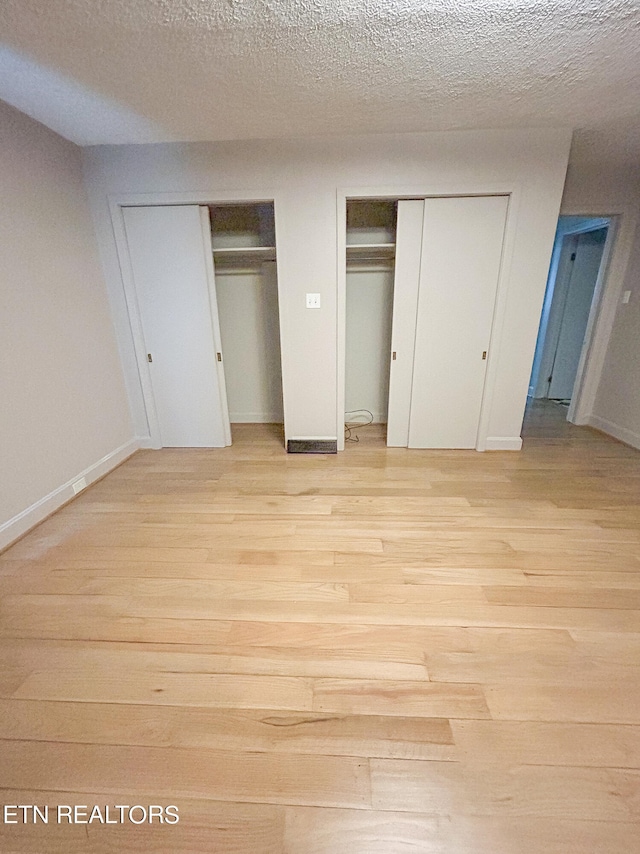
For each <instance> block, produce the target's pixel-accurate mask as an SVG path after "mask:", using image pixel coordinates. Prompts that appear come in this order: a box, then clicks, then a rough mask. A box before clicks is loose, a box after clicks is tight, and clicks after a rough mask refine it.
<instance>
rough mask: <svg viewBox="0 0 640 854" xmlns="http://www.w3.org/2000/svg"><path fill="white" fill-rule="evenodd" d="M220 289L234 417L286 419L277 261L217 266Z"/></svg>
mask: <svg viewBox="0 0 640 854" xmlns="http://www.w3.org/2000/svg"><path fill="white" fill-rule="evenodd" d="M216 294H217V302H218V315H219V318H220V335H221V336H222V352H223V357H224V378H225V385H226V387H227V403H228V406H229V418H230V420H231V423H232V424H233V423H234V422H235V423H243V422H248V423H260V422H266V423H274V422H281V421H282V368H281V366H280V335H279V328H278V327H279V321H278V280H277V276H276V265H275V263H274V262H273V261H268V262H265V263H264V264H259V265H257V266H255V267H254V268H253V269H251V268H243V269H237V270H225V269H224V267H221V268H218V267H217V268H216Z"/></svg>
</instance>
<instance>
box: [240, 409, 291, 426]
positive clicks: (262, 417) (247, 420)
mask: <svg viewBox="0 0 640 854" xmlns="http://www.w3.org/2000/svg"><path fill="white" fill-rule="evenodd" d="M229 421H230V422H231V423H232V424H282V421H283V417H282V413H281V412H267V413H266V414H265V413H264V412H230V413H229Z"/></svg>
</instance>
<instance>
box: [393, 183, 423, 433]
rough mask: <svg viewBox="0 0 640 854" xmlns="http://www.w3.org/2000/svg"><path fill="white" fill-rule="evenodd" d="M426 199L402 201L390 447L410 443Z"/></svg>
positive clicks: (399, 229)
mask: <svg viewBox="0 0 640 854" xmlns="http://www.w3.org/2000/svg"><path fill="white" fill-rule="evenodd" d="M423 221H424V200H423V199H410V200H407V201H399V202H398V218H397V225H396V263H395V275H394V282H393V322H392V329H391V368H390V372H389V407H388V416H387V445H389V446H390V447H395V448H406V447H407V445H408V444H409V412H410V409H411V383H412V378H413V354H414V347H415V335H416V312H417V310H418V286H419V283H420V259H421V252H422V232H423Z"/></svg>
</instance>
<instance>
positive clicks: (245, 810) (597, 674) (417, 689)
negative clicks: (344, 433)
mask: <svg viewBox="0 0 640 854" xmlns="http://www.w3.org/2000/svg"><path fill="white" fill-rule="evenodd" d="M565 412H566V410H563V409H561V408H559V407H557V406H555V405H553V404H550V405H547V406H542V407H538V408H536V409H535V410H534V411H533V412H532V413H531V415H530V417H529V420H528V426H527V431H526V440H525V446H524V450H523V451H522V453H486V454H478V453H475V452H466V451H455V452H450V451H407V450H402V449H389V450H387V449H386V448H384V447H383V445H382V443H381V440H380V436H379V428H365V429H364V430H361V431H359V432H360V435H361V436H362V441H361V442H360V443H359V444H357V445H354V444H350V445H349V446H348V448H347V450H346V451H345V452H344V454H341V455H339V456H337V457H336V456H326V457H324V456H298V455H293V456H287V455H286V454H285V453H284V452H283V450H282V443H281V439H280V438H279V437H278V435H277V433H274V431H273V428H271V427H255V426H252V427H248V426H247V427H237V428H235V431H234V440H235V441H234V445H233V447H232V448H229V449H226V450H222V451H203V450H163V451H144V452H140V453H138V454H136V455H135V456H134V457H132V458H131V459H130V460H129V461H127V462H126V463H125V464H124V465H122V466H121V467H120V468H119V469H117V470H116V471H114V472H113V473H112V474H110V475H109V476H108V477H107V478H105V479H104V480H103V481H102V482H100V483H98V484H97V485H96V486H94V487H93V488H91V489H89V490H88V491H87V492H86V493H84V494H82V495H81V496H79V497H78V499H77V500H76V501H74V502H73V503H72V504H70V505H69V506H67V507H66V508H65V509H63V510H62V511H60V512H59V513H57V514H56V515H55V516H53V517H52V518H51V519H49V520H48V521H47V522H45V523H44V524H43V525H41V526H40V527H39V528H37V529H36V530H34V531H33V532H32V533H31V534H30V535H28V536H27V537H26V538H24V539H23V540H22V541H21V542H19V543H18V544H16V545H15V546H14V547H13V548H11V549H10V550H8V551H7V552H5V553H4V555H2V556H1V557H0V593H1V603H0V738H1V739H2V741H0V787H2V788H3V789H4V791H3V792H2V802H3V803H4V804H16V805H17V804H40V805H42V804H50V805H55V804H59V803H62V804H87V805H90V806H92V805H94V804H98V805H104V804H109V805H115V804H129V805H134V804H141V805H148V804H158V805H167V804H176V805H177V806H178V807H179V810H180V822H179V824H177V825H175V826H168V825H162V826H161V825H158V824H153V825H151V826H149V825H144V826H142V825H141V826H136V825H133V824H129V823H127V824H125V825H113V826H108V827H105V826H100V825H99V824H95V823H94V824H91V825H83V826H71V827H68V826H56V825H53V824H50V825H47V826H44V825H42V824H39V825H35V826H34V825H28V826H22V825H10V826H8V825H2V824H0V850H1V851H2V852H14V851H15V852H38V854H41V852H47V853H48V852H59V854H70V852H71V854H74V852H77V853H78V854H80V852H82V854H92V852H107V851H108V852H129V851H131V852H133V851H135V852H143V851H147V852H171V853H172V854H174V852H202V853H203V854H205V852H206V854H231V852H234V854H243V852H247V854H284V852H286V854H342V852H344V854H405V852H406V854H409V852H411V854H423V852H425V854H427V852H428V854H433V852H438V854H594V852H602V854H632V853H633V852H638V851H640V824H639V822H640V771H639V768H640V557H639V555H640V453H638V452H636V451H634V450H632V449H630V448H628V447H625V446H624V445H622V444H619V443H617V442H615V441H613V440H610V439H608V438H606V437H604V436H602V435H600V434H598V433H595V432H593V431H590V430H588V429H585V428H574V427H569V426H568V425H567V424H566V423H565V422H564V421H563V418H564V415H565Z"/></svg>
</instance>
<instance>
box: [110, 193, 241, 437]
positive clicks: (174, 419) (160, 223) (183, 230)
mask: <svg viewBox="0 0 640 854" xmlns="http://www.w3.org/2000/svg"><path fill="white" fill-rule="evenodd" d="M123 216H124V222H125V229H126V233H127V243H128V246H129V254H130V258H131V267H132V272H133V278H134V283H135V289H136V294H137V300H138V308H139V311H140V317H141V322H142V329H143V335H144V342H145V347H146V350H147V352H148V353H149V357H150V362H149V371H150V375H151V384H152V387H153V405H154V406H155V411H156V416H157V420H158V423H159V427H160V436H161V442H162V445H163V447H223V446H224V445H225V435H224V429H223V420H222V413H221V405H220V396H219V391H218V382H217V377H216V349H215V345H214V338H213V330H212V320H211V310H210V304H209V287H208V278H207V268H206V256H205V251H206V249H207V247H205V246H204V244H203V229H202V225H201V219H200V208H199V207H198V206H197V205H184V206H166V207H165V206H157V207H139V208H124V209H123ZM208 248H209V251H210V246H209V247H208Z"/></svg>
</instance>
